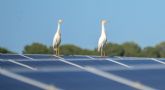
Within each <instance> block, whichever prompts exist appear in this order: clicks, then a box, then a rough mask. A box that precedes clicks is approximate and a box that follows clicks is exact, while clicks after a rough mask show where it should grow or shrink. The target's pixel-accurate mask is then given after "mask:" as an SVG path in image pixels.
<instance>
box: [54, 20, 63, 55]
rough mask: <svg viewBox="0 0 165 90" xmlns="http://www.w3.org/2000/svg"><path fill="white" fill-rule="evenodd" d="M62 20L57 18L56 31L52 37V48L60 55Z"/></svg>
mask: <svg viewBox="0 0 165 90" xmlns="http://www.w3.org/2000/svg"><path fill="white" fill-rule="evenodd" d="M62 22H63V21H62V20H61V19H59V20H58V27H57V31H56V33H55V35H54V39H53V50H54V51H55V54H56V55H57V56H59V55H60V43H61V24H62Z"/></svg>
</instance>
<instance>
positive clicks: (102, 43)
mask: <svg viewBox="0 0 165 90" xmlns="http://www.w3.org/2000/svg"><path fill="white" fill-rule="evenodd" d="M106 23H107V21H106V20H101V36H100V38H99V41H98V52H101V56H105V51H104V47H105V46H106V43H107V36H106V32H105V24H106Z"/></svg>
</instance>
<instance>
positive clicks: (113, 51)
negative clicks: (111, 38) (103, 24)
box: [105, 43, 124, 56]
mask: <svg viewBox="0 0 165 90" xmlns="http://www.w3.org/2000/svg"><path fill="white" fill-rule="evenodd" d="M105 48H106V50H105V51H106V54H107V55H108V56H123V55H124V49H123V48H122V46H121V45H119V44H116V43H108V44H107V45H106V47H105Z"/></svg>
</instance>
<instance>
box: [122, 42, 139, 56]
mask: <svg viewBox="0 0 165 90" xmlns="http://www.w3.org/2000/svg"><path fill="white" fill-rule="evenodd" d="M122 48H123V49H124V56H136V57H137V56H139V55H140V52H141V48H140V46H139V45H138V44H136V43H134V42H126V43H123V44H122Z"/></svg>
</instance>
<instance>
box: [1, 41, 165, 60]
mask: <svg viewBox="0 0 165 90" xmlns="http://www.w3.org/2000/svg"><path fill="white" fill-rule="evenodd" d="M60 50H61V51H60V54H62V55H99V53H98V52H97V48H95V49H93V50H90V49H83V48H80V47H78V46H76V45H72V44H65V45H61V46H60ZM105 52H106V55H107V56H131V57H165V42H161V43H159V44H157V45H155V46H153V47H145V48H141V47H140V46H139V45H138V44H136V43H135V42H125V43H123V44H117V43H107V45H106V49H105ZM0 53H14V52H12V51H10V50H8V49H5V48H2V47H1V48H0ZM22 53H23V54H53V53H54V51H53V48H52V47H48V46H46V45H44V44H41V43H37V42H35V43H32V44H30V45H26V46H25V47H24V49H23V51H22Z"/></svg>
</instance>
